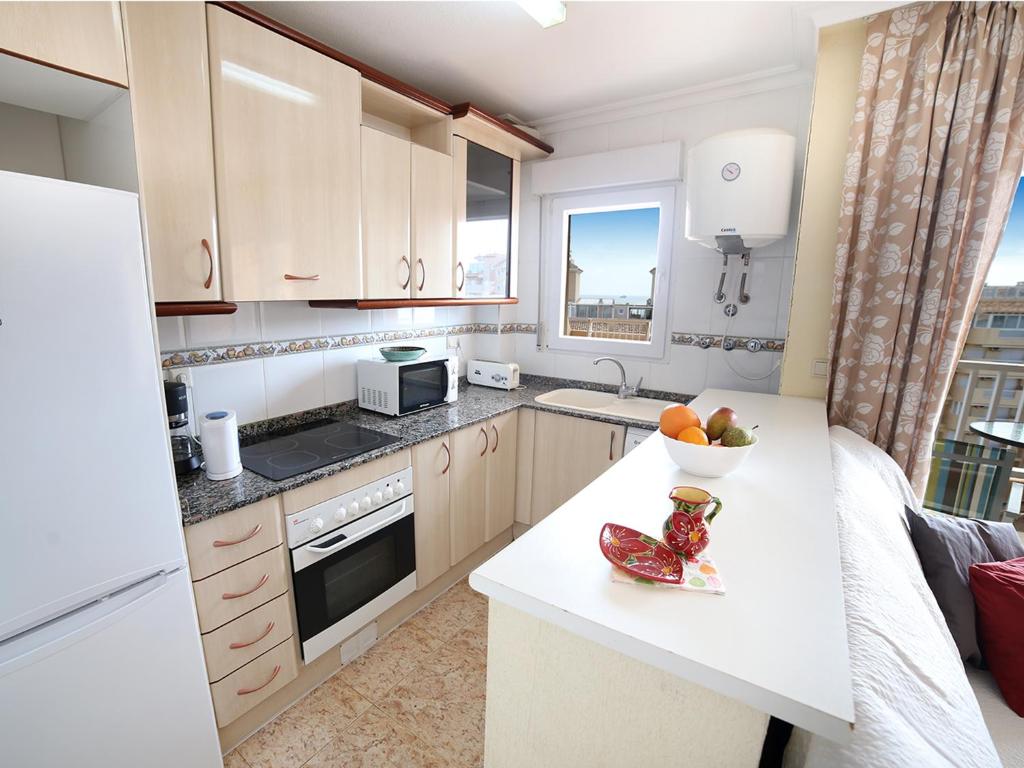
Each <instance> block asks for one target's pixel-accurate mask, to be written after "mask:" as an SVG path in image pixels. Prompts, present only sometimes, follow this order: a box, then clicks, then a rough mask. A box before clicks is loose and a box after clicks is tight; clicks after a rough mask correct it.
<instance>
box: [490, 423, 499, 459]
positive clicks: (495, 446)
mask: <svg viewBox="0 0 1024 768" xmlns="http://www.w3.org/2000/svg"><path fill="white" fill-rule="evenodd" d="M491 429H493V430H494V447H493V448H491V453H494V452H495V451H496V450H498V428H497V427H496V426H494V425H493V424H491Z"/></svg>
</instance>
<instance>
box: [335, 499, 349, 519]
mask: <svg viewBox="0 0 1024 768" xmlns="http://www.w3.org/2000/svg"><path fill="white" fill-rule="evenodd" d="M346 517H348V509H347V508H346V507H345V505H344V504H342V505H341V506H340V507H338V511H337V512H335V513H334V519H335V520H337V521H338V522H339V523H340V522H342V521H343V520H344V519H345V518H346Z"/></svg>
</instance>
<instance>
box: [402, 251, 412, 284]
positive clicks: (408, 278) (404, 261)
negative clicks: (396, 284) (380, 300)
mask: <svg viewBox="0 0 1024 768" xmlns="http://www.w3.org/2000/svg"><path fill="white" fill-rule="evenodd" d="M399 264H405V266H406V269H408V270H409V271H408V272H407V273H406V276H405V282H404V283H402V290H403V291H404V290H406V289H407V288H408V287H409V283H410V282H411V281H412V264H410V263H409V259H408V257H406V256H403V257H402V260H401V261H400V262H399Z"/></svg>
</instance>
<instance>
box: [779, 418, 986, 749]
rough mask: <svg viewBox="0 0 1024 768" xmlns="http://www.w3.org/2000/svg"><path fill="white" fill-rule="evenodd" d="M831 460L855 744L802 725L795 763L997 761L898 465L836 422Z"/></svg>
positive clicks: (795, 745) (795, 746) (796, 739)
mask: <svg viewBox="0 0 1024 768" xmlns="http://www.w3.org/2000/svg"><path fill="white" fill-rule="evenodd" d="M830 433H831V437H832V463H833V473H834V475H835V478H836V513H837V516H838V520H839V544H840V555H841V557H842V569H843V584H844V592H845V596H846V623H847V630H848V632H849V640H850V664H851V668H852V673H853V697H854V707H855V712H856V726H855V728H854V732H853V735H852V739H851V741H850V743H849V744H847V745H845V746H840V745H839V744H836V743H835V742H831V741H828V740H827V739H824V738H821V737H817V736H813V737H812V736H810V735H809V734H807V733H806V732H803V731H800V730H799V729H794V734H793V739H792V740H791V743H790V747H789V749H788V750H787V753H786V763H787V765H789V766H797V765H806V766H812V767H813V768H818V767H819V766H820V767H821V768H826V767H828V768H841V767H842V766H871V768H883V767H884V766H892V768H904V767H905V766H915V767H921V768H923V767H924V766H957V767H958V768H961V767H962V768H967V767H970V766H979V767H981V766H984V767H985V768H990V767H991V766H999V765H1000V762H999V758H998V757H997V755H996V751H995V747H994V746H993V744H992V739H991V737H990V736H989V733H988V730H987V729H986V727H985V722H984V720H983V719H982V715H981V711H980V710H979V709H978V702H977V700H976V699H975V697H974V693H973V692H972V691H971V687H970V685H969V684H968V681H967V677H966V675H965V674H964V668H963V666H962V664H961V662H960V656H959V654H958V653H957V650H956V647H955V646H954V644H953V639H952V637H951V636H950V634H949V630H948V629H946V625H945V622H944V621H943V618H942V614H941V613H940V612H939V608H938V605H937V604H936V603H935V598H934V597H933V596H932V593H931V591H930V590H929V589H928V585H927V583H926V582H925V580H924V575H923V573H922V572H921V567H920V564H919V563H918V560H917V554H916V552H915V551H914V548H913V545H912V544H911V542H910V538H909V535H908V534H907V530H906V527H905V524H904V517H903V504H904V503H905V502H906V501H908V500H909V501H911V502H913V494H912V492H911V491H910V488H909V486H908V485H907V483H906V479H905V478H903V476H902V473H901V472H900V470H899V468H898V467H897V466H896V465H895V463H894V462H893V461H892V460H891V459H890V458H889V457H888V456H886V455H885V454H884V453H883V452H882V451H881V450H879V449H878V448H877V447H875V446H874V445H872V444H871V443H869V442H868V441H866V440H863V439H862V438H860V437H858V436H857V435H855V434H853V433H852V432H850V431H849V430H846V429H842V428H840V427H833V428H832V429H831V430H830Z"/></svg>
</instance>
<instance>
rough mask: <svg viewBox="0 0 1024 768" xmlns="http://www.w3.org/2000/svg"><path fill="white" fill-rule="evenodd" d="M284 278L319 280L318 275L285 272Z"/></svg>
mask: <svg viewBox="0 0 1024 768" xmlns="http://www.w3.org/2000/svg"><path fill="white" fill-rule="evenodd" d="M284 279H285V280H319V279H320V275H289V274H285V276H284Z"/></svg>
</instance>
